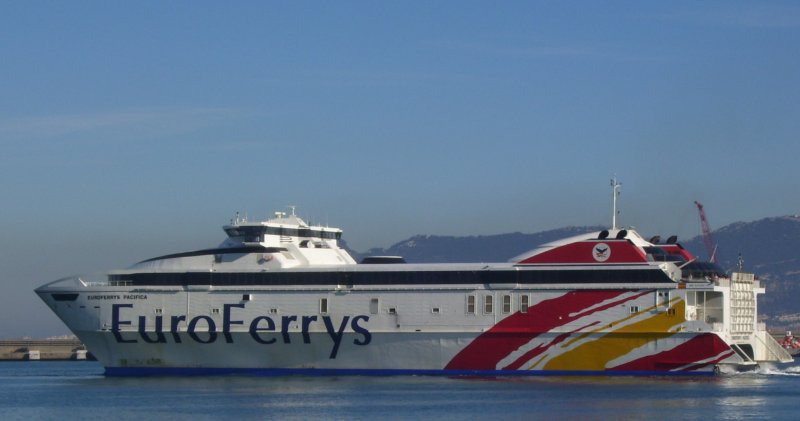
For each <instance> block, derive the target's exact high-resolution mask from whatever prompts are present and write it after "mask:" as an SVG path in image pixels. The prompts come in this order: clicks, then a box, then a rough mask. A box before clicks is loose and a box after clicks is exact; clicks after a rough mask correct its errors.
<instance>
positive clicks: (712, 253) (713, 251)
mask: <svg viewBox="0 0 800 421" xmlns="http://www.w3.org/2000/svg"><path fill="white" fill-rule="evenodd" d="M694 204H695V206H697V211H698V212H700V226H701V227H702V228H703V242H704V243H705V244H706V251H708V261H709V262H711V263H716V262H717V245H716V244H714V238H713V237H712V236H711V228H710V227H709V226H708V219H706V211H705V210H703V204H702V203H700V202H698V201H696V200H695V202H694Z"/></svg>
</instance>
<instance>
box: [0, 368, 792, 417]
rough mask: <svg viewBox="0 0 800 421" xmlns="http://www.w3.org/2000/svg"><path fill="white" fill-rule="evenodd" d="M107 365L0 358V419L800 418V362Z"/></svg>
mask: <svg viewBox="0 0 800 421" xmlns="http://www.w3.org/2000/svg"><path fill="white" fill-rule="evenodd" d="M102 373H103V369H102V367H101V366H100V365H99V364H97V363H95V362H45V361H38V362H2V363H0V418H2V419H3V420H10V419H24V420H31V419H65V418H66V419H78V418H80V419H102V420H109V419H111V420H125V419H139V420H145V419H150V418H153V417H158V419H187V420H188V419H192V420H198V419H216V418H236V419H265V418H267V419H281V420H284V419H318V420H321V419H434V418H436V419H459V420H463V419H490V418H493V419H498V420H507V419H547V418H550V419H558V420H559V421H560V420H565V419H567V420H569V419H610V418H613V419H631V420H636V419H647V420H650V419H679V420H686V419H690V420H691V419H698V420H705V419H754V418H755V419H765V418H772V419H787V420H788V419H792V420H794V419H798V418H800V399H798V398H800V364H795V365H792V366H789V367H784V368H782V369H781V370H761V371H759V372H756V373H747V374H735V375H725V376H719V377H710V378H708V377H706V378H635V377H621V378H619V377H612V378H596V377H591V378H589V377H583V378H577V377H559V378H555V377H552V378H551V377H533V378H512V379H491V380H489V379H451V378H441V377H316V378H309V377H277V378H276V377H272V378H269V377H192V378H188V377H185V378H174V377H173V378H169V377H168V378H105V377H103V375H102ZM554 417H557V418H554Z"/></svg>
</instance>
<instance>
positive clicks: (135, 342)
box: [36, 215, 791, 375]
mask: <svg viewBox="0 0 800 421" xmlns="http://www.w3.org/2000/svg"><path fill="white" fill-rule="evenodd" d="M224 229H225V231H226V233H228V235H229V238H228V239H227V240H226V241H225V242H224V243H223V244H222V245H221V246H220V247H219V248H216V249H206V250H198V251H194V252H187V253H179V254H173V255H167V256H161V257H157V258H153V259H149V260H145V261H143V262H140V263H138V264H136V265H134V266H133V267H131V268H130V269H127V270H122V271H114V272H111V273H110V274H109V275H108V278H107V279H104V280H101V281H99V282H88V281H87V280H85V279H81V278H79V277H73V278H65V279H61V280H58V281H55V282H51V283H50V284H47V285H45V286H42V287H40V288H38V289H37V290H36V292H37V293H38V294H39V296H40V297H41V298H42V299H43V300H44V301H45V303H47V305H48V306H50V308H51V309H52V310H53V311H54V312H55V313H56V314H57V315H58V316H59V317H60V318H61V319H62V320H63V321H64V323H65V324H66V325H67V326H68V327H69V328H70V329H71V330H72V331H73V332H74V333H75V334H76V335H77V336H78V337H79V338H80V339H81V340H82V341H83V342H84V343H85V345H86V346H87V348H88V350H89V351H90V352H91V353H92V354H93V355H94V356H95V357H96V358H97V359H98V360H99V361H100V362H101V363H102V364H103V365H104V366H105V367H106V370H107V374H109V375H146V374H213V373H261V374H285V373H316V374H325V373H351V374H401V373H416V374H443V375H458V374H463V375H472V374H481V375H508V374H515V375H516V374H654V373H659V374H698V373H713V372H714V371H716V370H718V369H720V368H721V367H725V366H728V367H733V368H735V369H740V368H747V367H754V366H756V365H757V364H759V363H760V362H774V361H780V362H788V361H791V357H790V356H789V355H788V354H787V353H786V351H785V350H783V349H782V348H781V347H780V346H779V345H778V344H777V343H776V342H775V341H774V339H772V337H771V336H769V335H767V334H766V330H765V328H764V327H763V325H760V324H758V323H757V314H758V312H757V306H756V296H757V295H758V294H761V293H763V292H764V289H763V288H762V287H761V286H760V283H759V282H758V280H756V279H755V278H754V277H753V276H752V275H746V274H733V276H731V277H728V275H726V274H724V273H722V272H721V271H720V270H718V268H716V267H714V266H713V265H709V264H700V263H695V262H694V260H695V259H694V257H693V256H691V255H690V254H689V253H688V252H686V251H685V250H684V249H683V248H682V247H680V246H679V245H677V244H674V243H672V242H668V243H667V244H665V245H659V244H658V241H657V240H653V242H652V243H651V242H647V241H645V240H643V239H642V238H641V237H639V236H638V234H635V233H628V232H627V231H625V230H618V231H616V232H613V233H609V232H608V231H603V232H600V233H594V234H586V235H582V236H577V237H574V238H571V239H566V240H563V241H560V242H556V243H551V244H548V245H544V246H542V247H540V248H539V249H536V250H533V251H531V252H529V253H526V254H523V255H521V256H519V257H518V258H515V259H512V261H511V262H509V263H496V264H452V265H430V264H428V265H412V264H386V263H397V262H398V261H399V259H398V258H394V257H380V258H377V260H375V262H381V263H380V264H378V263H375V262H373V263H369V264H356V263H355V262H354V261H353V260H352V258H351V257H350V256H349V255H348V254H347V253H346V252H345V251H344V250H342V249H341V248H339V247H338V245H337V243H336V240H337V239H338V237H339V235H340V234H341V231H339V230H337V229H333V228H327V227H313V226H308V225H306V224H305V223H304V222H303V221H302V220H300V219H299V218H296V217H294V216H291V217H286V216H285V215H279V217H278V218H276V219H274V220H271V221H267V222H263V223H247V222H241V221H239V220H237V221H236V222H234V223H232V224H231V225H229V226H226V227H225V228H224ZM610 234H613V236H611V235H610Z"/></svg>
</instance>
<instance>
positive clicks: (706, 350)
mask: <svg viewBox="0 0 800 421" xmlns="http://www.w3.org/2000/svg"><path fill="white" fill-rule="evenodd" d="M718 355H722V356H721V357H719V358H717V359H715V360H710V361H709V362H707V363H701V364H696V363H697V362H698V361H703V360H709V359H710V358H713V357H715V356H718ZM731 355H733V350H731V347H730V346H728V344H726V343H725V342H724V341H723V340H722V339H720V337H719V336H717V335H715V334H713V333H703V334H701V335H698V336H695V337H694V338H691V339H689V340H688V341H686V342H684V343H682V344H680V345H678V346H676V347H675V348H673V349H670V350H666V351H662V352H659V353H658V354H654V355H650V356H647V357H642V358H639V359H637V360H635V361H631V362H628V363H625V364H622V365H618V366H616V367H611V368H609V370H612V371H668V370H674V369H678V368H680V367H686V366H693V368H692V369H693V370H697V369H699V368H702V367H705V366H707V365H708V364H716V363H717V362H719V361H722V360H724V359H725V358H728V357H730V356H731Z"/></svg>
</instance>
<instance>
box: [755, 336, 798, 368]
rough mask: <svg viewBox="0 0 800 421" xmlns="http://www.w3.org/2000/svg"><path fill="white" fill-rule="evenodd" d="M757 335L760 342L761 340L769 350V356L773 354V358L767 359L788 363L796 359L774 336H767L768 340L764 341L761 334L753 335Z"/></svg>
mask: <svg viewBox="0 0 800 421" xmlns="http://www.w3.org/2000/svg"><path fill="white" fill-rule="evenodd" d="M753 336H755V337H756V339H757V340H758V342H761V344H762V345H764V349H765V350H766V351H767V354H768V357H769V356H771V357H772V358H771V359H767V361H780V362H782V363H788V362H792V361H794V358H792V356H791V355H790V354H789V352H787V351H786V350H785V349H783V347H782V346H781V345H780V344H779V343H778V342H777V341H776V340H775V339H772V336H767V340H766V341H764V340H763V339H761V335H753Z"/></svg>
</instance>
